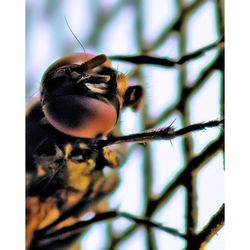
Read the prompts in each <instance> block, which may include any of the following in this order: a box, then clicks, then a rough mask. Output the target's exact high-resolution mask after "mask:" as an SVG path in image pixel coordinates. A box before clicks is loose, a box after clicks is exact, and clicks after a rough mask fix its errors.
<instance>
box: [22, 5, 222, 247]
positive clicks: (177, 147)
mask: <svg viewBox="0 0 250 250" xmlns="http://www.w3.org/2000/svg"><path fill="white" fill-rule="evenodd" d="M223 8H224V6H223V2H222V1H221V0H193V1H191V0H135V1H132V0H127V1H125V0H72V1H66V0H60V1H59V0H54V1H48V0H46V1H45V0H43V1H41V0H26V84H27V85H26V99H27V101H28V100H29V99H30V98H31V97H32V96H34V95H36V94H37V93H38V92H39V82H40V79H41V77H42V74H43V72H44V71H45V70H46V68H47V67H48V66H49V64H51V63H52V62H53V61H54V60H56V59H57V58H58V57H62V56H63V55H65V54H68V53H72V52H77V51H82V48H81V46H80V45H79V43H78V42H77V41H76V39H75V38H74V37H73V35H72V34H71V32H70V30H69V28H68V27H67V25H66V22H65V18H64V17H66V18H67V20H68V23H69V25H70V27H71V29H72V30H73V32H74V33H75V35H76V36H77V37H78V39H79V40H80V41H81V43H82V44H83V46H84V48H85V50H86V51H88V52H92V53H95V54H99V53H104V54H106V55H108V56H112V55H140V54H143V53H144V54H145V53H147V54H148V55H152V56H156V57H165V58H170V59H171V60H177V59H179V58H181V57H183V56H184V55H187V54H190V53H193V52H195V51H197V50H199V49H202V48H206V46H208V45H211V44H214V43H216V42H218V41H219V40H220V39H221V37H222V36H223V30H224V23H223V21H224V14H223ZM222 47H223V43H217V45H216V46H211V47H210V48H208V49H204V51H205V52H204V53H202V54H201V55H200V56H199V57H195V58H194V59H192V60H188V61H186V62H185V63H184V64H182V65H178V66H174V67H164V66H159V65H140V66H136V65H134V64H132V63H125V62H121V61H113V67H114V68H116V69H118V70H119V71H121V72H123V73H125V74H126V75H127V77H128V79H129V81H130V82H131V83H132V84H141V85H143V86H144V89H145V100H144V106H143V108H142V110H141V111H140V112H133V111H131V110H130V109H126V110H125V111H124V112H123V113H122V115H121V117H120V121H119V126H120V128H121V131H122V133H123V134H130V133H135V132H139V131H143V130H145V129H148V128H150V127H155V128H159V127H164V126H169V125H170V124H171V123H172V122H173V121H174V124H173V126H174V127H175V128H181V127H184V126H187V125H189V124H192V123H199V122H205V121H209V120H214V119H221V118H223V117H224V74H223V70H224V69H223V59H222V56H223V49H222ZM221 134H222V131H221V128H213V129H207V130H205V131H202V132H196V133H194V134H192V135H190V136H186V137H185V138H178V139H174V140H172V141H171V142H169V141H154V142H149V143H147V144H146V145H144V146H142V145H128V146H129V151H128V152H129V153H128V157H127V159H126V162H125V164H124V165H123V166H122V167H121V168H120V170H119V175H120V177H121V183H120V185H119V187H118V188H117V189H116V190H115V192H114V193H113V194H112V195H111V196H110V199H109V204H110V205H109V206H110V208H111V209H112V208H113V209H116V208H118V209H119V210H121V211H125V212H128V213H131V214H133V215H136V216H138V217H145V216H146V215H147V216H148V218H150V219H151V220H152V221H156V222H159V223H162V224H163V225H164V226H167V227H170V228H173V229H176V230H178V231H179V232H181V233H183V234H185V235H186V236H187V238H188V240H186V239H184V238H182V237H179V236H175V235H173V234H171V233H167V232H163V231H161V230H159V229H153V228H149V227H143V226H138V225H136V224H135V223H133V222H131V221H128V220H126V219H115V220H113V221H110V222H101V223H96V224H95V225H93V226H91V227H90V228H89V230H88V232H87V233H85V234H84V235H83V237H82V240H81V246H82V249H91V250H99V249H100V250H101V249H119V250H124V249H142V250H143V249H160V250H161V249H170V250H179V249H195V248H192V244H193V243H192V242H194V241H195V240H197V237H199V239H200V238H202V235H203V234H204V232H206V229H207V228H209V226H211V223H210V222H211V221H212V220H213V218H217V217H216V215H218V214H219V215H221V205H222V204H223V201H224V166H223V148H222V142H223V137H222V135H221ZM207 235H208V236H209V237H207V238H204V240H208V239H210V238H211V240H210V241H209V242H208V243H207V245H206V249H216V250H217V249H224V229H223V228H222V229H221V230H219V231H218V232H217V231H216V230H213V233H212V234H211V235H210V234H208V233H207ZM210 236H211V237H210ZM212 236H213V237H212ZM97 239H98V240H97Z"/></svg>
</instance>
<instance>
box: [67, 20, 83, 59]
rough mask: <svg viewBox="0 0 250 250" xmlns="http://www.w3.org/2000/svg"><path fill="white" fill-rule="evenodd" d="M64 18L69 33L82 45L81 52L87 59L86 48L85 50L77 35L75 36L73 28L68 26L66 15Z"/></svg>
mask: <svg viewBox="0 0 250 250" xmlns="http://www.w3.org/2000/svg"><path fill="white" fill-rule="evenodd" d="M64 19H65V22H66V24H67V26H68V28H69V30H70V32H71V34H72V35H73V36H74V38H75V39H76V41H77V42H78V43H79V44H80V46H81V47H82V49H83V52H84V55H85V57H86V60H87V61H88V57H87V53H86V50H85V48H84V46H83V44H82V43H81V41H80V40H79V39H78V38H77V36H76V35H75V33H74V32H73V30H72V29H71V27H70V25H69V23H68V20H67V18H66V16H64Z"/></svg>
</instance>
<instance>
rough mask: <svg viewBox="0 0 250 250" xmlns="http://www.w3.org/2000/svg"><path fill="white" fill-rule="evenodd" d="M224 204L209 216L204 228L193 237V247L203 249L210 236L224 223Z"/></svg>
mask: <svg viewBox="0 0 250 250" xmlns="http://www.w3.org/2000/svg"><path fill="white" fill-rule="evenodd" d="M224 217H225V205H224V204H223V205H222V206H221V207H220V209H219V210H218V211H217V212H216V213H215V214H214V215H213V216H212V217H211V219H210V221H209V222H208V224H207V225H206V226H205V228H204V229H203V230H202V231H201V232H200V233H199V234H198V235H197V236H196V237H195V247H196V248H195V249H203V248H204V246H205V245H206V244H207V243H208V242H209V241H210V240H211V238H212V237H213V236H214V235H215V234H217V233H218V231H219V230H220V229H221V228H222V227H223V225H224Z"/></svg>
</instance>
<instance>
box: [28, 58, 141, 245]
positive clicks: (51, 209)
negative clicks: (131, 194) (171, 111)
mask: <svg viewBox="0 0 250 250" xmlns="http://www.w3.org/2000/svg"><path fill="white" fill-rule="evenodd" d="M87 57H88V58H87ZM141 95H142V91H141V87H140V86H132V87H130V86H127V82H126V79H125V77H124V75H122V74H118V72H117V71H115V70H114V69H112V68H110V62H109V60H108V59H107V58H106V56H104V55H100V56H96V57H95V56H93V55H90V54H87V55H84V54H81V53H78V54H72V55H69V56H66V57H64V58H62V59H59V60H58V61H56V62H55V63H54V64H52V65H51V66H50V67H49V69H48V70H47V71H46V72H45V74H44V76H43V78H42V86H41V95H40V96H39V97H37V98H35V99H33V100H32V101H31V102H30V103H29V105H28V108H27V114H26V178H27V180H26V197H27V198H26V209H27V216H26V249H45V248H46V249H68V247H69V246H70V244H71V243H72V242H73V241H74V240H75V239H76V238H77V237H78V236H79V235H80V233H82V231H83V230H81V232H73V233H72V234H66V235H64V236H60V237H57V238H55V239H46V233H51V232H56V231H57V230H59V229H60V228H63V227H65V226H69V225H73V224H74V223H76V222H78V221H79V220H80V218H81V217H82V216H83V215H84V214H85V213H87V212H88V211H93V212H95V211H96V210H98V209H97V204H98V203H99V202H100V201H101V200H102V199H103V198H104V197H105V196H106V195H107V194H109V193H110V192H111V191H112V190H114V188H115V187H116V185H117V183H118V176H117V174H116V172H115V170H114V168H116V167H118V166H119V165H120V164H121V157H120V156H119V152H122V151H124V150H120V149H119V150H111V149H110V148H109V147H106V146H103V145H101V144H100V141H101V140H103V139H105V138H107V137H112V136H114V130H115V124H116V122H117V120H118V117H119V113H120V110H121V109H122V108H123V107H126V106H132V107H133V105H134V106H135V105H137V104H138V100H139V99H140V97H141ZM115 146H116V147H124V146H117V145H115ZM107 166H108V167H109V168H111V170H112V169H113V171H109V173H108V174H106V172H105V171H104V168H105V167H107Z"/></svg>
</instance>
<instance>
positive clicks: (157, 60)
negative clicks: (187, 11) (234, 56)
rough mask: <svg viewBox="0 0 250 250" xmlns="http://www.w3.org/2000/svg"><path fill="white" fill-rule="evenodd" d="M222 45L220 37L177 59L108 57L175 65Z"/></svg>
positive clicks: (222, 41)
mask: <svg viewBox="0 0 250 250" xmlns="http://www.w3.org/2000/svg"><path fill="white" fill-rule="evenodd" d="M222 46H224V38H221V39H220V40H219V41H217V42H214V43H211V44H210V45H207V46H205V47H203V48H200V49H198V50H196V51H194V52H192V53H190V54H187V55H185V56H182V57H181V58H180V59H178V60H173V59H169V58H165V57H154V56H148V55H138V56H121V55H117V56H109V58H110V59H112V60H120V61H125V62H130V63H134V64H152V65H158V66H164V67H175V66H178V65H182V64H184V63H186V62H188V61H191V60H194V59H196V58H198V57H200V56H202V55H203V54H204V53H206V52H208V51H209V50H211V49H213V48H216V47H220V48H221V47H222Z"/></svg>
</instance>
